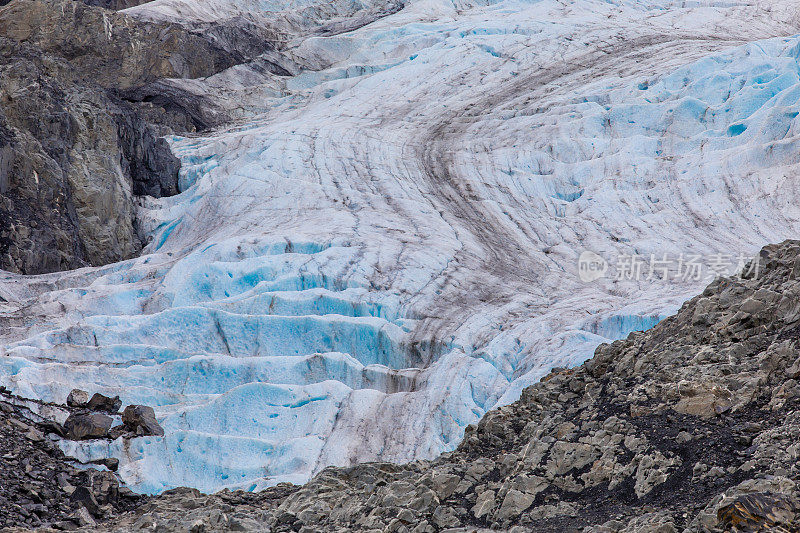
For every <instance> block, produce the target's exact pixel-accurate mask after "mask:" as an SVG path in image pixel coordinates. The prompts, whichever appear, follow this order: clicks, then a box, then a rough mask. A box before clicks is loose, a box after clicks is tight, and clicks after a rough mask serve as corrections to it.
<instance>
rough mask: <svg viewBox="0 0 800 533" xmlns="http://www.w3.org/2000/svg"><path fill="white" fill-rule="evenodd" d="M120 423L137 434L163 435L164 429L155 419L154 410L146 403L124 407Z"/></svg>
mask: <svg viewBox="0 0 800 533" xmlns="http://www.w3.org/2000/svg"><path fill="white" fill-rule="evenodd" d="M122 423H123V424H124V425H125V427H126V428H127V429H129V430H130V431H132V432H133V433H135V434H136V435H138V436H145V435H156V436H158V437H163V436H164V429H163V428H162V427H161V426H160V425H159V423H158V420H156V413H155V411H153V408H152V407H148V406H146V405H129V406H128V407H126V408H125V411H123V413H122Z"/></svg>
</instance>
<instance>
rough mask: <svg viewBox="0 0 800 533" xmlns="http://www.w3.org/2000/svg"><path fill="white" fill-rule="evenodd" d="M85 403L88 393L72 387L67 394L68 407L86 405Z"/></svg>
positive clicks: (87, 399)
mask: <svg viewBox="0 0 800 533" xmlns="http://www.w3.org/2000/svg"><path fill="white" fill-rule="evenodd" d="M87 403H89V393H88V392H86V391H84V390H80V389H72V391H71V392H70V393H69V395H68V396H67V405H69V406H70V407H86V404H87Z"/></svg>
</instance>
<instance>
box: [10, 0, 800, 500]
mask: <svg viewBox="0 0 800 533" xmlns="http://www.w3.org/2000/svg"><path fill="white" fill-rule="evenodd" d="M295 4H297V3H296V2H288V1H287V2H277V3H276V2H236V1H229V0H216V1H215V2H213V3H208V2H191V1H189V0H156V1H155V2H152V3H149V4H144V5H142V6H139V7H137V8H133V9H132V10H130V12H131V13H132V14H135V15H137V16H142V17H150V18H154V19H158V18H171V19H173V20H182V21H184V22H185V23H186V24H189V25H191V24H196V23H200V22H203V23H208V22H209V21H213V20H214V19H215V17H219V18H220V19H226V20H228V19H235V18H236V17H241V16H245V15H247V16H248V17H250V18H251V19H252V20H255V21H257V23H265V22H263V21H264V20H268V21H270V22H269V23H270V24H278V25H280V24H283V25H284V26H282V28H283V29H284V30H285V31H286V32H287V35H290V36H291V38H289V39H288V40H287V43H286V45H285V46H284V47H283V48H282V49H281V50H280V51H279V52H280V55H281V58H282V59H281V60H282V61H284V62H285V64H287V65H293V67H292V73H293V74H294V75H293V76H290V77H286V76H275V75H272V74H264V75H263V77H261V78H259V77H258V76H256V74H255V72H256V71H255V70H254V69H249V68H248V66H246V65H244V66H240V67H234V68H233V69H231V70H230V71H228V72H224V73H222V74H219V75H217V76H215V77H214V78H213V79H209V80H196V81H193V82H191V84H192V87H193V89H194V90H196V91H206V92H208V93H209V94H219V95H221V96H220V98H223V97H224V96H225V93H226V91H230V92H228V93H227V95H228V96H227V98H229V100H228V101H227V102H226V105H235V106H238V113H239V116H240V117H241V119H240V121H239V122H238V123H237V124H235V125H233V126H231V127H230V128H229V129H226V130H224V131H218V132H214V133H212V134H208V135H206V136H204V137H197V138H175V139H172V140H171V142H172V143H173V149H174V151H175V153H176V154H177V155H178V156H179V157H180V158H181V159H182V161H183V171H182V181H183V189H184V192H183V193H182V194H180V195H179V196H176V197H172V198H166V199H160V200H149V201H147V202H146V204H145V205H143V206H142V209H141V223H142V225H143V227H144V228H145V230H146V231H148V232H149V234H150V235H151V236H152V242H151V243H150V245H149V246H148V247H147V249H146V250H145V252H146V253H145V254H144V255H143V256H142V257H141V258H138V259H135V260H131V261H127V262H124V263H120V264H115V265H109V266H106V267H101V268H92V269H83V270H79V271H75V272H68V273H61V274H53V275H47V276H38V277H31V278H23V277H19V276H13V275H9V274H6V275H4V276H2V279H0V296H2V297H3V298H4V299H5V300H7V302H6V303H0V312H2V324H3V328H2V330H0V347H2V348H1V349H2V355H3V356H2V357H0V383H2V384H3V385H6V386H9V387H10V388H12V389H13V390H14V391H16V392H18V393H20V394H25V395H30V396H35V397H40V398H45V399H48V400H57V401H62V400H63V399H64V398H65V396H66V394H67V393H68V392H69V390H70V389H71V388H73V387H76V386H77V387H81V388H84V389H87V390H90V391H102V392H106V393H114V394H120V395H121V396H122V398H123V400H124V401H125V402H126V403H128V402H135V403H145V404H150V405H154V406H156V412H157V414H158V416H159V419H160V421H161V423H162V425H163V426H164V428H165V430H166V433H167V435H166V437H164V438H158V437H146V438H140V439H135V440H133V441H131V442H130V443H123V442H122V441H121V440H119V441H116V442H114V443H112V444H111V445H110V446H109V445H107V444H102V445H100V444H96V443H95V444H86V443H80V444H77V443H63V446H64V448H65V449H67V451H68V452H69V453H72V454H74V455H76V456H79V457H93V456H98V455H105V454H111V455H114V456H116V457H119V458H120V459H121V462H122V466H121V467H120V473H121V475H122V477H123V478H124V479H125V480H126V481H128V482H129V483H131V484H133V485H134V486H135V487H137V488H138V489H139V490H142V491H148V492H157V491H161V490H163V489H165V488H169V487H174V486H178V485H191V486H195V487H198V488H200V489H202V490H216V489H220V488H222V487H242V488H248V489H258V488H261V487H264V486H267V485H270V484H274V483H277V482H280V481H293V482H301V481H304V480H306V479H308V477H309V476H311V475H312V474H313V473H315V472H317V471H319V470H320V469H321V468H323V467H324V466H326V465H330V464H338V465H343V464H349V463H351V462H355V461H366V460H374V459H384V460H392V461H405V460H409V459H413V458H417V457H431V456H433V455H435V454H437V453H440V452H442V451H444V450H448V449H452V448H453V447H454V446H455V445H456V443H457V441H458V439H459V438H460V436H461V434H462V433H463V429H464V427H465V426H466V425H467V424H469V423H473V422H475V421H476V420H478V419H479V418H480V416H481V415H482V414H483V413H485V412H486V410H488V409H490V408H492V407H493V406H496V405H498V404H503V403H509V402H511V401H513V400H514V399H516V398H517V397H518V395H519V393H520V391H521V389H522V388H523V387H524V386H526V385H528V384H531V383H533V382H535V381H536V380H537V379H539V378H540V377H541V376H542V375H543V374H544V373H545V372H546V371H547V370H548V369H549V368H551V367H553V366H563V365H574V364H577V363H579V362H581V361H582V360H584V359H585V358H587V357H588V356H590V355H591V353H592V351H593V349H594V347H595V346H596V345H597V344H598V343H600V342H603V341H605V340H608V339H613V338H619V337H622V336H624V335H626V334H627V333H628V332H629V331H632V330H635V329H643V328H646V327H649V326H651V325H653V324H654V323H655V322H656V321H657V320H658V319H659V317H661V316H664V315H665V314H668V313H670V312H672V311H673V310H674V309H675V308H676V307H677V306H678V305H679V304H680V302H681V301H682V300H683V299H685V298H686V297H687V296H688V295H690V294H693V293H695V292H697V291H698V289H699V288H700V287H702V286H703V285H704V284H705V283H706V282H707V281H708V280H707V278H705V276H701V277H700V278H699V279H690V278H686V279H683V278H680V279H670V280H667V281H662V280H659V279H651V280H648V279H646V277H647V276H646V275H643V276H642V277H641V278H640V279H638V280H637V279H631V280H627V279H621V280H614V279H612V276H611V274H613V273H614V269H613V268H612V269H611V270H610V271H609V275H608V276H606V277H604V278H601V279H598V280H595V281H592V282H582V281H581V280H580V278H579V276H578V270H577V265H578V257H579V255H580V254H581V253H582V252H583V251H585V250H590V251H593V252H595V253H598V254H600V255H601V256H603V257H604V258H605V259H606V260H607V261H609V262H610V263H611V264H612V266H613V265H614V264H615V263H616V262H617V261H618V260H620V259H621V258H624V257H626V256H628V255H630V254H637V255H639V256H641V257H649V256H650V254H654V256H655V257H662V256H663V254H668V257H670V258H678V257H679V256H680V254H684V256H686V257H689V256H691V255H692V254H700V255H702V256H703V258H706V259H708V258H711V257H713V255H714V254H726V256H734V257H736V256H738V254H750V253H753V252H755V251H756V250H757V249H758V248H759V247H760V246H761V245H763V244H764V243H766V242H774V241H779V240H782V239H784V238H787V237H790V236H794V237H796V236H797V232H798V229H800V209H798V207H797V206H798V205H800V202H798V197H797V196H798V194H797V192H796V187H795V183H794V182H795V178H794V176H796V175H797V173H798V171H799V170H800V168H799V167H800V137H798V134H800V120H798V118H797V117H798V113H799V112H800V102H799V101H798V99H800V75H799V73H800V66H798V58H799V57H800V38H795V37H791V35H793V34H794V33H795V32H797V31H798V30H797V29H796V28H797V27H798V24H797V15H796V13H795V11H794V8H793V6H792V3H791V2H788V1H783V2H772V3H763V2H755V1H753V2H660V1H655V0H654V1H649V2H648V1H639V2H637V1H617V2H608V1H593V0H579V1H576V2H559V1H554V0H541V1H538V2H534V1H531V2H523V1H518V0H508V1H504V2H494V3H493V2H476V3H470V2H456V3H453V2H449V1H444V0H441V1H440V0H419V1H410V2H407V3H406V4H405V5H404V6H398V5H391V6H390V5H389V3H386V4H385V5H383V4H381V3H380V2H372V3H370V4H369V5H361V4H352V5H349V4H346V3H341V4H339V3H336V4H330V5H331V6H335V10H337V11H336V12H335V13H332V12H324V13H323V11H324V10H323V9H322V8H321V7H320V6H323V5H324V6H327V5H328V3H321V2H320V3H316V4H315V3H313V2H310V1H307V2H302V5H303V6H304V8H305V9H304V10H302V12H303V13H305V14H306V15H307V16H306V15H304V17H305V18H303V19H302V24H300V23H298V22H297V21H296V20H295V21H294V22H291V23H290V22H286V21H287V20H288V18H287V17H288V16H289V15H287V13H288V14H293V13H298V12H300V11H297V10H295V7H296V6H295ZM401 7H402V9H401ZM332 9H333V8H332ZM365 10H366V11H368V12H369V13H371V14H372V15H370V16H371V17H372V19H370V18H367V19H365V18H364V13H365ZM275 12H279V13H278V14H277V15H274V16H273V15H271V14H274V13H275ZM265 13H267V15H265ZM373 15H374V16H373ZM348 17H351V18H358V20H360V21H361V22H359V23H353V24H350V25H348V24H347V20H348ZM373 19H374V20H373ZM369 20H372V22H369ZM276 21H277V22H276ZM331 21H335V24H334V26H335V27H336V28H339V29H340V30H341V31H321V30H320V29H319V28H324V27H328V28H329V27H330V24H332V22H331ZM367 22H369V23H367ZM265 24H266V23H265ZM326 25H328V26H326ZM315 28H316V29H315ZM756 41H757V42H756ZM272 59H274V58H272ZM175 83H183V84H187V83H189V82H184V81H180V82H178V81H176V82H175ZM231 95H236V96H231ZM709 261H710V259H709ZM735 266H736V265H735V264H733V265H731V266H730V269H731V270H733V268H734V267H735ZM646 271H647V266H645V273H646ZM703 274H706V273H705V272H704V273H703Z"/></svg>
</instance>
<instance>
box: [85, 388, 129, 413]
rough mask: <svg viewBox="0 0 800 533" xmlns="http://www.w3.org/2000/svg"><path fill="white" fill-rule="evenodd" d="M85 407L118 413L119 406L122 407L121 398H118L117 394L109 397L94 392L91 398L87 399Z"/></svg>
mask: <svg viewBox="0 0 800 533" xmlns="http://www.w3.org/2000/svg"><path fill="white" fill-rule="evenodd" d="M86 407H87V408H88V409H91V410H93V411H106V412H108V413H118V412H119V408H120V407H122V400H120V399H119V396H114V397H113V398H111V397H110V396H105V395H103V394H100V393H99V392H96V393H94V394H93V395H92V398H91V399H90V400H89V403H87V404H86Z"/></svg>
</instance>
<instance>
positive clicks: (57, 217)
mask: <svg viewBox="0 0 800 533" xmlns="http://www.w3.org/2000/svg"><path fill="white" fill-rule="evenodd" d="M215 40H217V39H216V37H209V38H206V37H203V36H201V35H199V34H193V33H190V32H189V31H187V30H186V29H184V28H182V27H179V26H177V25H173V24H168V23H153V22H141V21H137V20H136V19H133V18H131V17H129V16H126V15H123V14H121V13H113V12H110V11H106V10H104V9H100V8H96V7H91V6H87V5H85V4H82V3H78V2H69V1H65V2H50V1H30V0H18V1H14V2H11V3H9V4H7V5H5V6H4V7H2V8H0V51H2V54H1V55H0V57H2V59H0V269H3V270H9V271H12V272H18V273H23V274H38V273H46V272H53V271H58V270H65V269H72V268H77V267H81V266H86V265H102V264H107V263H111V262H115V261H119V260H123V259H127V258H130V257H132V256H134V255H136V254H137V253H138V252H139V250H140V249H141V246H142V243H141V241H140V238H139V236H138V234H137V228H136V223H135V202H136V196H141V195H150V196H154V197H162V196H170V195H174V194H176V193H177V192H178V170H179V168H180V163H179V161H178V159H177V158H175V157H174V156H173V155H172V153H171V151H170V149H169V146H168V144H167V142H166V141H165V140H164V139H163V136H164V135H166V134H170V133H173V132H187V131H196V130H200V129H204V128H207V127H209V126H211V125H214V124H216V123H219V122H222V121H224V120H226V119H227V117H226V116H224V115H221V114H219V113H217V114H214V113H212V112H208V111H201V109H203V108H204V107H209V106H204V103H203V102H202V101H200V99H199V98H198V97H196V96H191V95H188V94H186V93H184V92H182V91H181V90H180V89H175V88H172V89H171V90H169V91H158V96H157V97H155V96H153V95H152V92H153V91H154V89H153V88H152V87H151V89H147V88H146V87H148V84H152V83H154V82H157V81H158V80H159V79H160V78H165V77H169V78H196V77H201V76H208V75H211V74H214V73H216V72H218V71H220V70H223V69H225V68H227V67H229V66H231V65H233V64H235V63H236V62H237V61H240V60H242V57H240V56H241V54H238V53H236V54H232V53H230V52H228V51H226V50H225V49H224V48H223V47H221V46H220V45H218V44H216V43H215V42H214V41H215ZM188 58H191V60H189V59H188ZM148 91H150V92H148Z"/></svg>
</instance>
